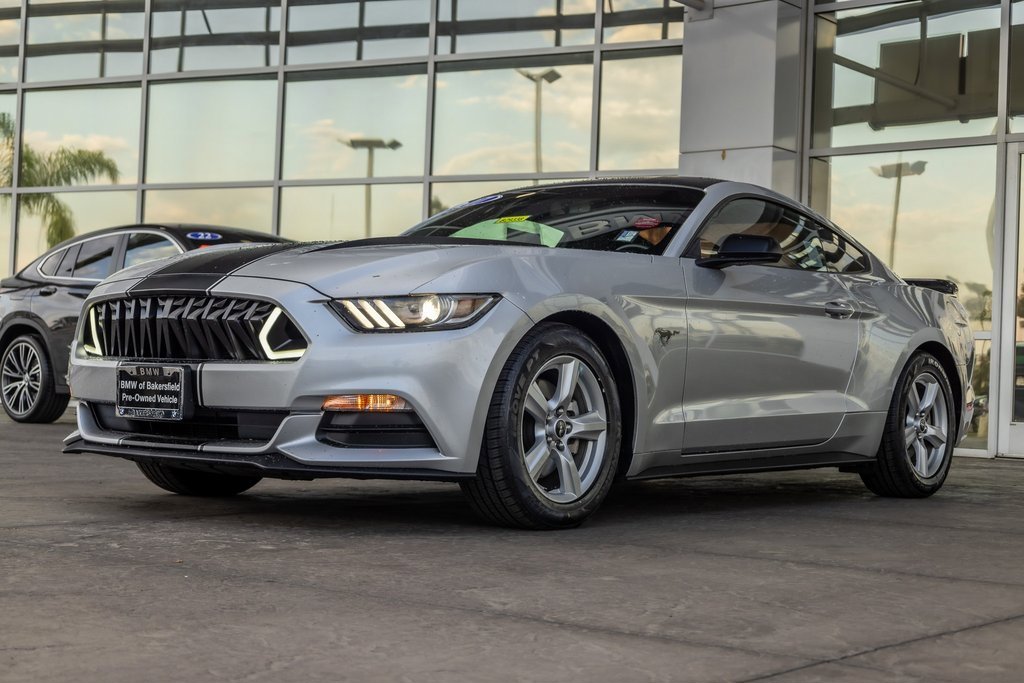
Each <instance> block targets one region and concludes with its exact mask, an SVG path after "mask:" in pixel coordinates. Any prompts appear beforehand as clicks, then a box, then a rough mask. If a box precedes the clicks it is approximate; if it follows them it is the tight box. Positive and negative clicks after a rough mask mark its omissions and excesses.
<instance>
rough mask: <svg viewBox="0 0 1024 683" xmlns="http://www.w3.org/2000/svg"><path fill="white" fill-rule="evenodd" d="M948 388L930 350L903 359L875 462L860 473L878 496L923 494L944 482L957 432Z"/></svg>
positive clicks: (923, 495) (947, 382) (897, 496)
mask: <svg viewBox="0 0 1024 683" xmlns="http://www.w3.org/2000/svg"><path fill="white" fill-rule="evenodd" d="M954 410H955V407H954V404H953V391H952V389H951V388H950V384H949V378H948V377H947V376H946V371H945V370H943V369H942V365H940V364H939V361H938V360H936V359H935V357H934V356H932V355H931V354H929V353H919V354H917V355H916V356H914V357H913V358H911V360H910V362H909V363H908V364H907V367H906V368H904V370H903V374H902V375H900V380H899V382H898V383H897V385H896V391H895V392H894V394H893V398H892V404H891V405H890V406H889V414H888V416H887V417H886V421H885V431H884V432H883V436H882V443H881V446H880V447H879V449H878V456H877V459H876V461H875V462H874V463H873V464H872V465H871V466H870V467H869V468H868V469H865V470H862V471H861V473H860V476H861V479H862V480H863V481H864V485H865V486H867V487H868V489H870V490H871V491H872V492H873V493H875V494H877V495H879V496H886V497H891V498H925V497H927V496H930V495H932V494H933V493H935V492H936V491H938V490H939V489H940V488H942V484H943V482H945V481H946V475H947V474H948V473H949V466H950V463H951V461H952V458H953V446H954V442H955V439H956V433H957V417H956V413H955V412H954Z"/></svg>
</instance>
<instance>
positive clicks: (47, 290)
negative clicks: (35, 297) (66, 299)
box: [39, 285, 57, 296]
mask: <svg viewBox="0 0 1024 683" xmlns="http://www.w3.org/2000/svg"><path fill="white" fill-rule="evenodd" d="M56 293H57V288H56V287H54V286H53V285H47V286H45V287H43V288H42V289H40V290H39V296H50V295H52V294H56Z"/></svg>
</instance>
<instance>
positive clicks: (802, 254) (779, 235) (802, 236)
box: [689, 198, 826, 270]
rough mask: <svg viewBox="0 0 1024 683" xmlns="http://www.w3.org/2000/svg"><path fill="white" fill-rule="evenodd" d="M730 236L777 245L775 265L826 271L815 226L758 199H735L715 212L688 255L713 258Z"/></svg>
mask: <svg viewBox="0 0 1024 683" xmlns="http://www.w3.org/2000/svg"><path fill="white" fill-rule="evenodd" d="M730 235H762V236H767V237H772V238H774V239H775V241H776V242H778V244H779V249H780V251H781V252H782V259H781V260H780V261H779V262H778V264H767V265H778V266H781V267H783V268H797V269H800V270H826V268H825V261H824V258H823V257H822V251H821V243H820V242H819V241H818V233H817V231H816V229H815V226H814V223H813V222H811V221H809V220H808V219H807V218H806V217H805V216H804V215H803V214H800V213H797V212H796V211H793V210H791V209H788V208H785V207H783V206H780V205H779V204H773V203H772V202H766V201H763V200H761V199H753V198H746V199H734V200H732V201H730V202H729V203H727V204H726V205H725V206H723V207H721V208H719V209H717V210H716V211H715V214H714V215H713V216H712V218H711V220H710V221H709V222H708V224H707V225H706V226H704V228H703V229H702V230H701V233H700V237H699V239H698V242H697V244H696V245H695V247H696V248H691V251H690V254H689V255H691V256H696V255H698V252H699V255H700V256H701V257H705V258H706V257H708V256H713V255H715V254H717V253H718V250H719V248H720V247H721V246H722V243H723V242H724V241H725V239H726V238H727V237H729V236H730Z"/></svg>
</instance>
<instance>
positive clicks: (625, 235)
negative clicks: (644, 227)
mask: <svg viewBox="0 0 1024 683" xmlns="http://www.w3.org/2000/svg"><path fill="white" fill-rule="evenodd" d="M638 232H639V231H638V230H623V231H622V232H620V233H619V236H618V237H616V238H615V241H616V242H632V241H633V238H634V237H636V235H637V233H638Z"/></svg>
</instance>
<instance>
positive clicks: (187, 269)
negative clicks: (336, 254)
mask: <svg viewBox="0 0 1024 683" xmlns="http://www.w3.org/2000/svg"><path fill="white" fill-rule="evenodd" d="M301 246H303V245H301V244H297V243H294V242H291V243H285V244H261V245H259V246H255V247H242V248H240V249H232V250H230V251H228V250H225V251H221V250H220V249H216V250H213V251H205V250H203V251H200V252H199V253H197V254H195V255H193V256H189V257H186V258H184V259H182V260H180V261H178V262H176V263H172V264H170V265H168V266H165V267H164V268H161V269H160V270H158V271H156V272H154V273H152V274H150V275H149V276H147V277H146V278H144V279H143V280H141V281H140V282H138V283H137V284H136V285H134V286H133V287H131V288H130V289H129V290H128V294H129V295H136V294H158V293H161V292H163V293H167V294H205V293H208V292H209V291H210V290H211V289H213V288H214V287H215V286H216V285H217V283H218V282H220V281H221V280H223V279H224V278H226V277H227V276H228V275H230V274H231V273H234V272H235V271H237V270H240V269H242V268H244V267H246V266H248V265H250V264H252V263H255V262H256V261H259V260H260V259H264V258H267V257H268V256H273V255H274V254H277V253H280V252H282V251H287V250H289V249H297V248H299V247H301Z"/></svg>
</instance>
